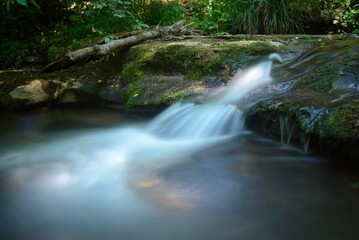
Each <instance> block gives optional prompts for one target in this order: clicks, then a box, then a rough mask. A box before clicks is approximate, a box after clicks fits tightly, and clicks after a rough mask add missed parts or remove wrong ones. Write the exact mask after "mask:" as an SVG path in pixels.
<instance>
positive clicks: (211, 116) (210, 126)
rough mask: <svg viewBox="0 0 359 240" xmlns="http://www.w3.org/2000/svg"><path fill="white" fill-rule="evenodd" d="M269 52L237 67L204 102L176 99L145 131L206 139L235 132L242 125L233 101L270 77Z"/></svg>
mask: <svg viewBox="0 0 359 240" xmlns="http://www.w3.org/2000/svg"><path fill="white" fill-rule="evenodd" d="M274 60H278V61H280V62H281V61H282V60H281V58H280V56H279V55H278V54H276V53H273V54H271V55H269V56H268V57H266V58H265V59H263V60H262V61H260V62H259V63H257V64H255V65H254V66H252V67H250V68H248V69H247V70H244V71H238V72H237V74H236V75H235V76H234V77H233V79H232V81H231V82H230V83H229V84H228V86H227V87H226V88H225V89H223V90H221V91H220V92H217V93H216V94H215V95H214V96H212V97H211V98H210V100H208V101H207V102H205V103H203V104H196V103H193V102H178V103H176V104H174V105H172V106H171V107H169V108H168V109H167V110H165V111H164V112H163V113H161V114H160V115H159V116H157V117H156V118H155V119H153V121H151V122H150V123H149V124H148V127H147V131H148V132H149V133H150V134H153V135H155V136H157V137H163V138H170V139H174V138H177V139H208V138H212V137H220V136H230V135H233V134H238V133H239V132H240V131H241V130H242V129H243V126H244V118H243V112H242V110H241V109H238V108H237V106H236V105H235V104H236V103H237V102H238V101H239V100H241V99H242V98H243V97H244V96H245V95H247V94H248V93H250V92H251V91H253V90H255V89H256V88H258V87H260V86H262V85H264V84H266V83H268V82H269V81H270V80H271V76H270V73H271V69H272V64H273V61H274Z"/></svg>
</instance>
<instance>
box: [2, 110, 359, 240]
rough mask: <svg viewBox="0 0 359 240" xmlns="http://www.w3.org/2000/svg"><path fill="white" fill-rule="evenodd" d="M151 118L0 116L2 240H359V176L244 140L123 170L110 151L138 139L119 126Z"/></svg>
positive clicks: (103, 113)
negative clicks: (358, 239)
mask: <svg viewBox="0 0 359 240" xmlns="http://www.w3.org/2000/svg"><path fill="white" fill-rule="evenodd" d="M147 121H148V120H147V119H144V118H142V117H138V116H133V115H126V114H124V113H121V112H120V111H118V110H111V109H53V110H48V111H44V112H37V113H31V114H26V115H2V116H1V120H0V122H1V124H0V126H1V127H0V132H1V139H0V146H1V150H0V191H1V192H0V193H1V194H0V239H33V240H43V239H44V240H45V239H52V240H57V239H59V240H60V239H61V240H68V239H69V240H70V239H71V240H72V239H76V240H77V239H79V240H85V239H86V240H88V239H136V240H137V239H140V240H142V239H149V240H152V239H206V240H207V239H326V240H328V239H357V237H358V236H359V228H358V226H359V222H358V221H357V219H358V216H359V204H358V202H359V189H358V186H357V185H358V175H355V174H354V173H351V172H348V171H343V170H336V169H333V168H330V167H329V166H328V164H327V162H326V160H325V159H320V158H317V157H313V156H308V155H306V154H305V153H304V152H303V151H302V150H300V149H297V148H295V147H292V146H288V145H284V144H281V143H279V142H277V141H274V140H271V139H269V138H263V137H261V136H258V135H256V134H254V133H252V132H249V131H243V132H242V133H241V134H238V135H236V136H231V137H230V138H228V139H221V140H219V141H216V142H215V143H214V144H211V146H210V147H208V146H207V147H205V148H203V149H201V150H199V151H196V152H192V153H188V154H178V153H176V152H174V153H173V154H172V155H171V154H166V159H163V158H161V159H162V160H161V161H158V162H154V160H152V159H151V158H152V156H150V155H148V153H146V152H144V154H143V155H141V154H137V155H136V157H137V159H131V161H133V162H131V161H128V162H127V163H126V159H123V157H121V150H119V151H117V150H116V151H113V150H114V149H117V148H120V146H123V145H124V144H128V143H129V142H131V138H139V137H140V135H138V134H139V133H136V132H133V131H130V132H129V133H126V132H124V131H123V129H130V128H132V127H136V128H138V127H141V126H142V125H143V124H145V123H146V122H147ZM121 131H122V133H121ZM121 136H122V138H121ZM142 137H143V136H142ZM137 140H138V139H137ZM137 144H139V146H138V148H141V144H142V145H144V144H147V145H149V146H150V148H151V149H152V150H153V151H152V150H151V151H150V152H152V155H156V156H157V155H158V154H159V153H158V151H156V147H157V148H158V147H159V146H158V144H155V143H154V142H151V140H148V139H147V140H143V141H137ZM160 147H167V145H163V143H160ZM157 157H160V156H157ZM148 161H152V162H151V163H150V164H149V163H148ZM162 162H168V163H166V164H162Z"/></svg>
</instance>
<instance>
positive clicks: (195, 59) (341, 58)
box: [0, 35, 359, 162]
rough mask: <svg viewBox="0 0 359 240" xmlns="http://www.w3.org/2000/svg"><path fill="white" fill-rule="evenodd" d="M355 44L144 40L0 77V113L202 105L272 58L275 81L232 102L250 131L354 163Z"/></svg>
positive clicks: (357, 125) (358, 124) (358, 53)
mask: <svg viewBox="0 0 359 240" xmlns="http://www.w3.org/2000/svg"><path fill="white" fill-rule="evenodd" d="M348 38H349V40H348ZM358 43H359V40H358V39H355V38H350V37H343V36H332V35H328V36H235V37H227V38H209V37H197V38H190V39H181V40H177V41H174V40H171V41H154V42H146V43H143V44H140V45H137V46H134V47H132V48H130V49H128V50H124V51H119V52H117V53H114V54H112V55H108V56H106V57H104V58H103V59H101V60H99V61H93V62H88V63H84V64H83V65H82V66H78V67H72V68H70V69H66V70H61V71H57V72H52V73H40V72H16V71H12V72H11V71H8V72H1V73H0V101H1V103H0V107H1V109H2V110H1V111H22V110H25V109H29V108H30V109H33V108H39V107H44V106H46V107H52V106H69V105H76V106H78V105H80V106H82V105H90V106H93V105H113V104H114V105H117V106H122V107H123V108H125V109H126V110H127V111H132V110H136V111H158V110H160V109H163V107H165V106H168V105H169V104H171V103H173V102H175V101H178V100H180V99H183V98H188V97H194V96H196V97H197V99H203V98H205V96H206V94H207V93H209V92H211V91H212V90H214V89H217V88H219V87H223V86H225V85H226V84H227V82H228V81H230V79H231V77H232V76H233V74H234V73H235V72H236V71H237V70H238V69H243V68H245V67H246V66H247V65H250V63H251V62H253V61H256V60H257V59H258V58H260V57H263V56H266V55H268V54H270V53H273V52H277V53H279V54H280V55H281V56H282V58H283V59H284V60H285V64H283V65H278V66H275V68H274V70H273V75H274V81H273V83H272V84H271V85H270V86H268V87H266V88H263V89H261V90H260V91H256V93H255V94H252V95H250V96H248V97H247V99H245V101H244V102H243V103H239V104H240V105H242V106H246V113H247V125H248V127H250V128H252V129H255V130H258V129H262V130H263V131H265V132H266V133H270V134H271V135H273V136H275V137H278V138H280V137H281V138H282V139H286V140H285V141H290V142H291V143H295V144H298V145H302V146H303V148H307V145H308V149H309V151H313V150H315V151H316V152H320V153H323V154H327V155H329V154H332V153H336V154H340V155H341V156H343V158H344V159H346V160H355V161H357V162H359V150H358V149H359V75H358V74H359V65H358V64H359V61H358V59H359V48H358V46H359V44H358ZM254 103H257V104H254ZM286 131H287V132H286ZM308 141H309V144H308Z"/></svg>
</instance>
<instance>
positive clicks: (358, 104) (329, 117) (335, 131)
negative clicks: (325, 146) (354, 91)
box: [316, 100, 359, 140]
mask: <svg viewBox="0 0 359 240" xmlns="http://www.w3.org/2000/svg"><path fill="white" fill-rule="evenodd" d="M358 121H359V100H355V101H352V102H351V103H348V104H345V105H343V106H341V107H338V108H335V109H332V110H330V111H328V113H327V114H326V115H325V116H324V117H323V118H322V120H321V122H320V124H319V125H318V128H317V129H316V130H317V132H318V134H319V136H320V138H322V139H324V140H330V139H336V140H338V139H347V140H350V139H352V140H355V139H356V140H357V139H358V137H359V126H358V124H359V123H358Z"/></svg>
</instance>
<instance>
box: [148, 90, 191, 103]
mask: <svg viewBox="0 0 359 240" xmlns="http://www.w3.org/2000/svg"><path fill="white" fill-rule="evenodd" d="M185 96H186V92H185V91H177V92H173V93H171V94H167V95H163V96H162V97H161V98H159V99H157V100H155V102H154V105H163V104H171V103H174V102H176V101H179V100H180V99H181V98H183V97H185Z"/></svg>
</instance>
